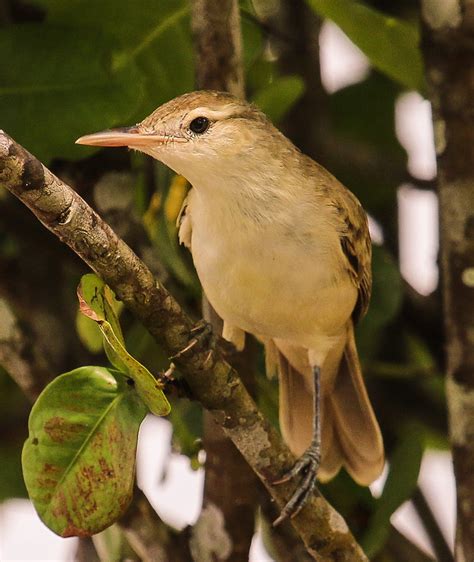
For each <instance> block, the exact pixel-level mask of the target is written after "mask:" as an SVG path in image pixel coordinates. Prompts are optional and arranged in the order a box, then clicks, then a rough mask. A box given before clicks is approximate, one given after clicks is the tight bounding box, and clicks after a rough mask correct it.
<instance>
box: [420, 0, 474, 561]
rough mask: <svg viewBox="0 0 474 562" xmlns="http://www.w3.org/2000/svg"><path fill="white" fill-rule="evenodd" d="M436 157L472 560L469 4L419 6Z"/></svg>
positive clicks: (462, 494)
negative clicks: (421, 17) (420, 7)
mask: <svg viewBox="0 0 474 562" xmlns="http://www.w3.org/2000/svg"><path fill="white" fill-rule="evenodd" d="M423 19H424V38H423V52H424V56H425V62H426V77H427V81H428V85H429V92H430V97H431V102H432V106H433V124H434V131H435V141H436V150H437V155H438V172H439V178H438V193H439V203H440V207H439V208H440V229H441V231H440V240H441V256H440V268H441V279H442V285H443V295H444V297H443V298H444V318H445V337H446V367H447V381H446V394H447V402H448V411H449V424H450V438H451V444H452V450H453V460H454V472H455V476H456V485H457V505H458V507H457V530H456V559H457V560H459V561H463V562H464V561H465V562H470V561H471V560H474V64H473V62H474V4H473V3H472V2H468V1H467V0H464V1H462V0H461V1H452V2H446V3H445V4H444V3H441V2H433V1H431V2H430V1H428V0H424V2H423Z"/></svg>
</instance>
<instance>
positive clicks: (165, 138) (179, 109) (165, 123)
mask: <svg viewBox="0 0 474 562" xmlns="http://www.w3.org/2000/svg"><path fill="white" fill-rule="evenodd" d="M270 131H273V134H279V133H278V131H277V130H276V129H274V128H273V126H272V125H271V124H270V122H269V120H268V119H267V118H266V116H265V115H264V114H263V113H262V112H261V111H259V110H258V109H257V108H256V107H254V106H253V105H251V104H249V103H247V102H245V101H243V100H240V99H238V98H236V97H234V96H232V95H230V94H226V93H223V92H215V91H197V92H191V93H189V94H184V95H182V96H179V97H177V98H175V99H173V100H171V101H169V102H167V103H165V104H164V105H162V106H160V107H159V108H158V109H156V110H155V111H154V112H153V113H152V114H151V115H150V116H148V117H147V118H145V119H144V120H143V121H142V122H141V123H138V124H137V125H134V126H132V127H126V128H121V129H111V130H108V131H103V132H100V133H94V134H91V135H85V136H83V137H81V138H79V139H78V140H77V141H76V143H78V144H86V145H92V146H128V147H129V148H134V149H137V150H140V151H142V152H145V153H146V154H149V155H151V156H153V157H154V158H156V159H157V160H160V161H162V162H163V163H165V164H166V165H168V166H169V167H170V168H172V169H173V170H175V171H176V172H178V173H179V174H182V175H184V176H185V177H187V178H188V179H189V180H190V181H191V182H193V181H194V179H195V178H196V176H200V175H201V174H202V173H205V172H216V171H218V170H219V168H222V167H223V166H230V167H232V168H234V166H236V167H237V168H238V167H240V165H241V164H244V161H245V160H248V157H247V158H245V155H248V154H249V153H252V152H255V151H257V152H258V149H259V148H261V143H262V142H265V141H266V140H267V139H266V138H265V137H266V135H267V134H268V132H270Z"/></svg>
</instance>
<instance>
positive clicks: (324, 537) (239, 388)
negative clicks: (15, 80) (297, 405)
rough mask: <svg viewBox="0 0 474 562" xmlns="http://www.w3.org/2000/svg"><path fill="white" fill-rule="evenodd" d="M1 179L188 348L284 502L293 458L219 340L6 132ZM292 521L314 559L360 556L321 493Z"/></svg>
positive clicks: (167, 337)
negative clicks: (201, 334) (198, 332)
mask: <svg viewBox="0 0 474 562" xmlns="http://www.w3.org/2000/svg"><path fill="white" fill-rule="evenodd" d="M0 183H1V184H3V186H4V187H5V188H7V189H8V190H9V191H11V192H12V193H13V194H14V195H15V196H17V197H18V198H19V199H20V200H21V201H22V202H23V203H24V204H25V205H26V206H27V207H29V208H30V210H31V211H32V212H33V213H34V214H35V216H36V217H37V218H38V219H39V220H40V221H41V222H42V223H43V224H44V226H46V228H48V229H49V230H51V232H53V233H54V234H55V235H56V236H58V237H59V238H60V239H61V240H62V241H63V242H65V243H66V244H68V245H69V246H70V248H72V249H73V250H74V251H75V252H76V253H77V254H78V255H79V256H80V257H81V258H82V259H83V260H84V261H85V262H86V263H87V264H88V265H89V266H90V267H91V268H92V269H93V270H94V271H95V272H96V273H97V274H98V275H100V276H101V277H102V279H103V280H104V281H105V282H106V283H107V284H109V285H110V286H111V288H112V289H113V290H114V291H115V293H116V294H117V295H118V297H119V298H121V299H122V301H123V302H124V304H125V305H126V306H127V307H128V308H129V309H130V310H131V311H132V312H133V313H134V314H135V315H136V316H137V318H139V319H140V320H141V322H142V323H143V324H144V325H145V327H147V329H148V330H149V331H150V333H151V334H152V336H153V337H154V338H155V339H156V340H157V341H159V342H160V343H161V344H162V345H163V346H164V348H165V349H166V350H167V352H168V354H169V356H176V355H177V354H179V352H180V351H182V350H183V349H185V348H186V347H187V348H188V351H187V352H185V353H181V354H180V355H179V356H178V357H177V358H176V360H175V362H176V364H177V366H178V367H179V368H180V370H181V371H182V372H183V374H184V376H185V379H186V381H187V383H188V385H189V387H190V388H191V390H192V392H193V394H194V396H195V397H196V398H197V399H198V400H199V401H200V402H201V404H202V405H203V406H204V407H205V408H206V409H208V410H210V411H211V412H212V413H213V415H214V419H215V421H216V422H217V423H218V425H220V426H221V427H222V428H223V429H224V431H225V432H226V434H227V435H228V437H230V438H231V439H232V441H233V442H234V444H235V445H236V446H237V448H238V449H239V451H240V452H241V453H242V455H243V456H244V457H245V459H246V460H247V462H248V463H249V464H250V466H251V467H252V469H253V470H254V471H255V472H256V473H257V475H258V476H259V478H260V479H261V481H262V482H263V484H264V485H265V486H266V488H267V490H268V491H269V492H270V494H271V495H272V497H273V498H274V500H275V501H276V502H277V504H278V505H279V506H281V507H283V505H285V504H286V502H287V501H288V500H289V498H290V497H291V494H292V492H293V491H294V484H292V483H288V484H283V485H280V486H272V484H271V482H273V481H275V480H276V479H277V478H278V477H279V476H280V475H281V474H282V473H283V472H284V471H285V470H287V469H288V468H289V467H290V466H292V465H293V463H294V462H295V458H294V457H293V455H292V454H291V453H290V451H289V450H288V448H287V447H286V445H284V443H283V442H282V440H281V438H280V436H279V435H278V434H277V432H276V430H275V429H274V428H273V427H272V426H271V425H270V424H269V423H268V421H266V420H265V419H264V418H263V416H262V414H261V413H260V412H259V410H258V409H257V407H256V405H255V403H254V401H253V400H252V398H251V397H250V395H249V394H248V392H247V391H246V389H245V387H244V386H243V384H242V383H241V382H240V379H239V377H238V375H237V373H236V371H235V370H234V369H232V368H231V367H230V365H229V364H228V363H227V362H226V361H225V360H224V359H223V355H222V353H221V351H220V349H219V345H215V346H209V345H207V344H206V341H204V339H200V340H196V339H194V335H193V333H192V332H191V330H192V328H193V327H194V326H193V323H192V322H191V320H190V319H189V318H188V317H187V316H186V315H185V314H184V312H183V311H182V310H181V308H180V307H179V305H178V303H177V302H176V301H175V300H174V298H173V297H172V296H171V295H170V294H169V293H168V292H167V291H166V289H165V288H164V287H162V286H161V285H160V284H159V283H157V281H156V280H155V279H154V278H153V275H152V274H151V272H150V271H149V270H148V268H147V267H146V266H145V264H144V263H143V262H141V261H140V260H139V259H138V257H137V256H136V255H135V254H134V253H133V251H132V250H131V249H130V248H129V247H128V246H127V245H126V244H125V243H124V242H123V241H122V240H121V239H119V238H118V237H117V236H116V235H115V233H114V232H113V231H112V229H111V228H110V227H109V226H108V225H107V224H106V223H104V221H103V220H102V219H101V218H100V217H99V216H98V215H97V214H96V213H95V212H94V211H93V210H92V209H91V208H90V207H89V206H88V205H87V203H86V202H85V201H84V200H83V199H82V198H81V197H80V196H79V195H78V194H77V193H75V192H74V191H73V190H72V189H71V188H70V187H69V186H67V185H66V184H64V183H63V182H62V181H60V180H59V179H58V178H57V177H55V176H54V175H53V174H52V173H51V172H50V171H49V170H47V169H46V168H45V167H44V166H43V165H42V164H41V163H40V162H39V161H38V160H37V159H36V158H34V157H33V156H32V155H31V154H29V153H28V152H27V151H26V150H25V149H24V148H22V147H21V146H20V145H18V144H17V143H16V142H15V141H13V140H12V139H11V138H10V137H8V135H6V134H5V133H0ZM190 342H195V343H193V345H191V346H189V343H190ZM292 522H293V525H294V528H295V529H296V531H297V533H298V534H299V535H300V537H301V538H302V539H303V541H304V543H305V545H306V547H307V548H308V550H309V552H310V553H311V554H312V555H313V557H314V558H315V559H316V560H320V561H322V560H338V561H361V560H366V557H365V555H364V553H363V552H362V550H361V548H360V546H359V545H358V544H357V543H356V541H355V540H354V537H353V536H352V533H351V532H350V531H349V529H348V527H347V525H346V523H345V521H344V519H343V518H342V517H341V516H340V515H339V514H338V513H337V512H336V511H335V509H334V508H333V507H332V506H330V505H329V504H328V503H327V501H326V500H325V499H324V498H323V497H322V496H320V495H315V496H314V497H313V498H312V499H311V501H310V502H308V504H307V505H306V506H305V507H304V508H303V509H302V510H301V512H300V513H299V514H298V515H297V516H296V517H295V518H294V519H293V520H292Z"/></svg>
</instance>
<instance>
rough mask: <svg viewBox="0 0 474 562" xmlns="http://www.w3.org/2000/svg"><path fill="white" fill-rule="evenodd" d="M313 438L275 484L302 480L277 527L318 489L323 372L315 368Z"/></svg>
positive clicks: (297, 510) (292, 515) (282, 513)
mask: <svg viewBox="0 0 474 562" xmlns="http://www.w3.org/2000/svg"><path fill="white" fill-rule="evenodd" d="M313 379H314V393H313V438H312V440H311V444H310V446H309V447H308V448H307V449H306V451H305V452H304V453H303V454H302V455H301V457H300V458H299V459H298V460H297V462H296V463H295V465H294V466H293V467H292V468H291V469H290V470H289V471H288V472H286V473H285V474H284V475H283V476H282V477H281V478H280V479H279V480H276V481H275V482H273V484H283V483H284V482H288V481H289V480H291V479H292V478H294V477H295V476H298V475H300V474H301V475H302V478H301V480H300V482H299V484H298V487H297V488H296V490H295V492H294V493H293V495H292V496H291V498H290V500H289V501H288V503H287V504H286V505H285V507H284V508H283V509H282V511H281V513H280V516H279V517H278V519H276V520H275V521H274V522H273V525H274V526H276V525H278V524H280V523H281V522H282V521H284V520H285V519H286V518H287V517H294V516H295V515H297V514H298V513H299V511H300V510H301V509H302V507H303V506H304V504H305V503H306V502H307V500H308V498H309V497H310V495H311V494H312V493H313V491H314V489H315V488H316V478H317V475H318V469H319V465H320V462H321V370H320V368H319V367H317V366H315V367H313Z"/></svg>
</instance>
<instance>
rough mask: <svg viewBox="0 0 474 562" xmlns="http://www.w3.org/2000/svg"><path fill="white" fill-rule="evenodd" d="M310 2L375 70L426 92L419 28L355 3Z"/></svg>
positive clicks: (338, 0)
mask: <svg viewBox="0 0 474 562" xmlns="http://www.w3.org/2000/svg"><path fill="white" fill-rule="evenodd" d="M307 1H308V4H309V5H310V6H311V7H312V8H313V9H314V10H315V11H316V12H317V13H318V14H319V15H320V16H322V17H324V18H329V19H331V20H332V21H334V23H336V24H337V25H338V26H339V27H340V28H341V29H342V31H344V33H346V35H347V36H348V37H349V38H350V39H351V40H352V41H353V42H354V43H355V44H356V45H357V46H358V47H359V48H360V49H361V51H362V52H363V53H364V54H365V55H367V57H368V58H369V60H370V62H371V63H372V64H373V65H374V67H375V68H378V69H380V70H381V71H383V72H385V73H386V74H387V75H388V76H390V78H393V79H394V80H397V81H398V82H400V83H401V84H403V85H404V86H406V87H407V88H411V89H413V90H421V89H423V86H424V76H423V63H422V59H421V52H420V49H419V48H418V44H419V34H418V30H417V29H416V27H414V26H413V25H411V24H409V23H407V22H404V21H402V20H399V19H397V18H394V17H389V16H386V15H384V14H382V13H380V12H378V11H377V10H374V9H372V8H369V7H368V6H365V5H364V4H362V3H361V2H355V1H354V0H307Z"/></svg>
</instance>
